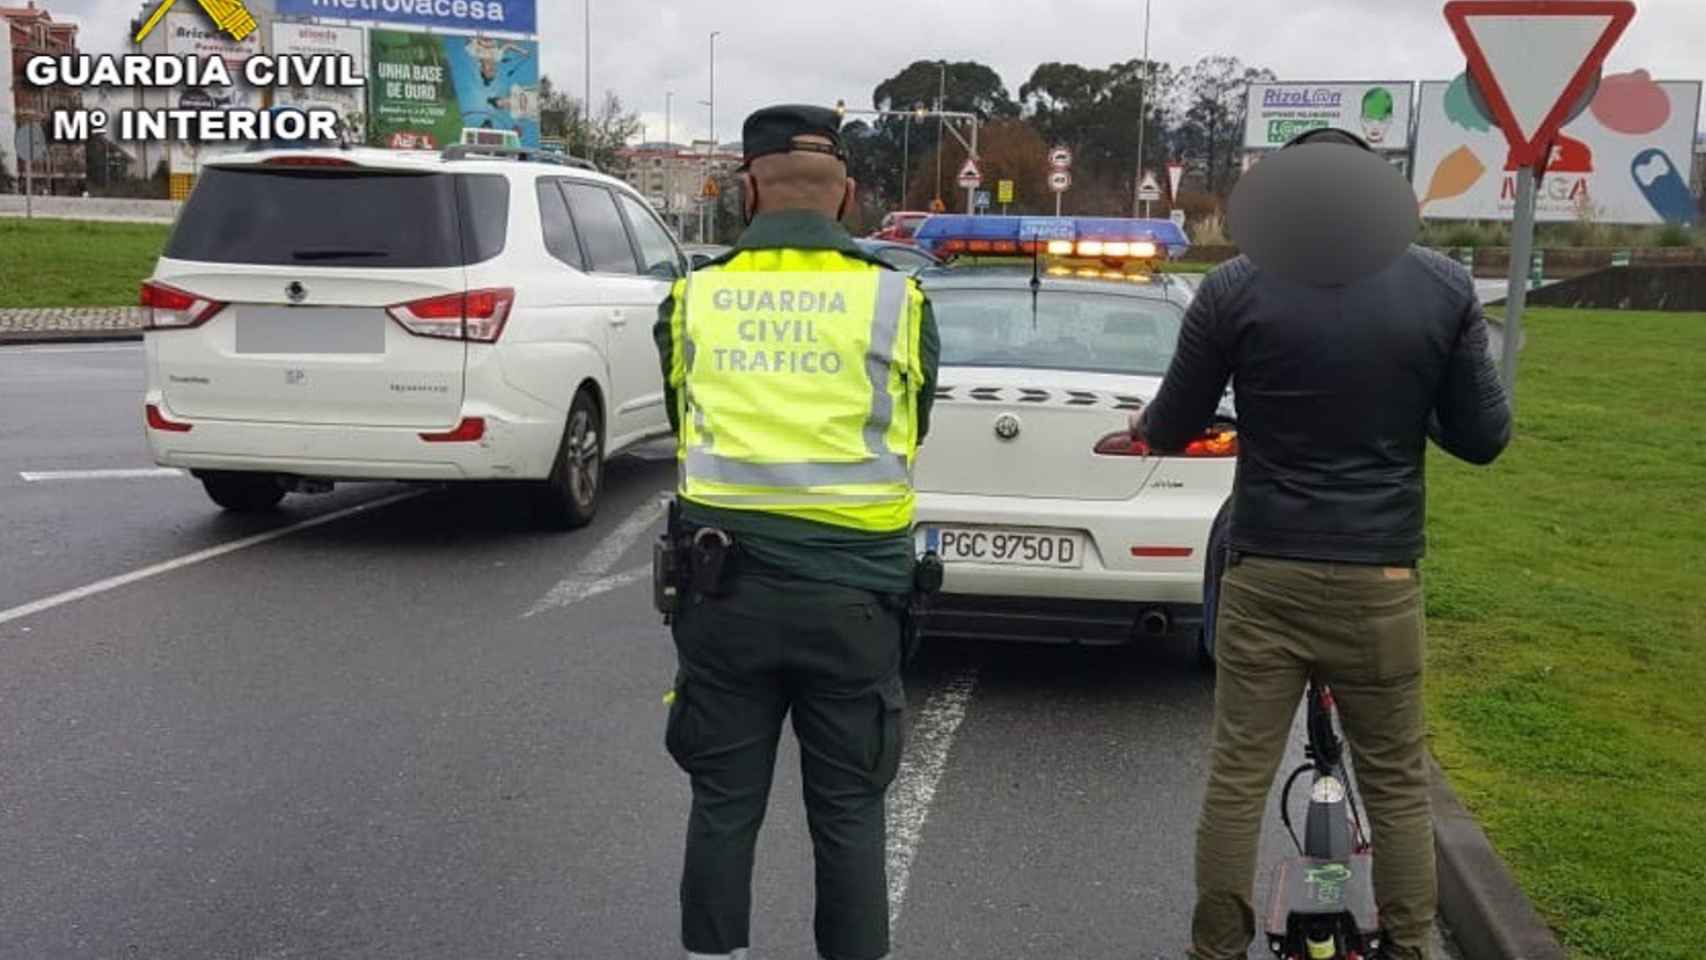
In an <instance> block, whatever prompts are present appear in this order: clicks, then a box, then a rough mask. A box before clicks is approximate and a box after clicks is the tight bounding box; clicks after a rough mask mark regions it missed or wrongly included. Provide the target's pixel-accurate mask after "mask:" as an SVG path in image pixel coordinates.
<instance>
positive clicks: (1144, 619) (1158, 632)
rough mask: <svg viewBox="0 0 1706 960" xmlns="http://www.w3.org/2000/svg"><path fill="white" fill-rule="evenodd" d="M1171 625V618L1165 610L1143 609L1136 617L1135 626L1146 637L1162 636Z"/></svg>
mask: <svg viewBox="0 0 1706 960" xmlns="http://www.w3.org/2000/svg"><path fill="white" fill-rule="evenodd" d="M1172 626H1173V619H1172V618H1171V617H1169V616H1167V611H1165V610H1145V611H1143V614H1142V615H1141V616H1139V617H1138V618H1137V627H1138V629H1139V630H1140V631H1142V633H1143V635H1144V636H1146V637H1159V636H1164V635H1166V633H1167V631H1168V630H1170V629H1172Z"/></svg>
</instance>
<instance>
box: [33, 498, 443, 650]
mask: <svg viewBox="0 0 1706 960" xmlns="http://www.w3.org/2000/svg"><path fill="white" fill-rule="evenodd" d="M425 492H426V491H424V490H407V491H404V492H403V493H399V494H395V495H393V496H389V497H381V498H380V499H378V500H374V501H371V502H368V503H363V504H359V505H357V506H353V507H350V508H348V509H345V510H338V511H336V512H334V513H328V514H325V515H324V516H319V517H315V518H313V519H312V520H304V521H302V522H301V523H293V524H291V525H290V526H288V527H280V528H279V529H277V530H269V531H267V532H266V533H257V534H255V535H254V536H252V537H244V538H243V539H241V540H233V541H231V542H230V543H222V544H220V545H219V546H217V547H208V548H207V549H206V550H198V551H196V552H195V553H190V554H185V555H184V556H181V557H179V558H177V559H176V560H167V561H165V562H164V563H156V564H154V565H153V566H150V567H143V568H142V569H140V570H132V571H131V572H129V573H123V574H119V575H118V576H116V577H108V578H107V579H105V580H100V581H97V582H95V583H91V584H89V585H88V586H85V587H78V588H76V589H75V590H67V591H65V592H64V593H58V594H54V595H53V596H51V597H44V598H42V599H40V600H36V601H34V602H33V603H26V604H24V605H23V606H21V607H13V608H12V609H10V610H0V625H4V624H7V623H11V622H12V621H13V620H22V619H23V618H25V617H30V616H34V615H36V614H38V613H42V612H44V611H47V610H52V609H53V608H55V607H62V606H64V605H65V604H68V603H74V602H76V601H78V600H86V599H88V598H89V597H93V596H97V595H99V594H103V593H106V592H108V591H109V590H117V589H118V588H119V587H123V586H128V585H130V584H133V583H136V582H138V581H142V580H147V579H148V578H150V577H157V576H159V575H161V574H163V573H171V572H172V571H174V570H182V569H183V568H184V567H189V566H194V565H195V564H198V563H201V562H203V561H206V560H212V559H214V558H216V557H223V556H225V555H226V554H228V553H236V552H237V551H239V550H246V549H248V548H249V547H255V546H259V545H261V544H263V543H268V542H271V541H273V540H278V539H280V538H283V537H288V536H290V535H291V534H293V533H299V532H301V531H303V530H309V529H312V528H314V527H321V526H325V525H326V524H328V523H336V522H338V521H339V520H345V519H348V518H350V517H353V516H355V515H357V514H361V513H367V512H369V511H372V510H378V509H380V508H381V507H388V506H390V505H392V504H394V503H398V502H400V501H403V500H408V499H410V498H413V497H418V496H420V495H421V494H423V493H425Z"/></svg>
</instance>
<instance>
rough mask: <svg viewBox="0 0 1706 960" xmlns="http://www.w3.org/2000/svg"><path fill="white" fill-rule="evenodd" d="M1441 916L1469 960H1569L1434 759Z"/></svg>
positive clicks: (1432, 790)
mask: <svg viewBox="0 0 1706 960" xmlns="http://www.w3.org/2000/svg"><path fill="white" fill-rule="evenodd" d="M1428 764H1429V766H1430V768H1431V771H1432V786H1431V787H1430V788H1429V791H1428V793H1429V800H1431V801H1432V804H1433V818H1434V850H1435V854H1436V857H1437V860H1438V862H1439V911H1440V915H1441V916H1442V917H1443V918H1444V919H1445V923H1446V925H1447V926H1448V927H1450V928H1451V932H1452V938H1453V939H1454V940H1455V941H1456V942H1457V946H1458V948H1459V949H1460V950H1461V951H1462V952H1463V957H1464V960H1568V956H1569V955H1568V954H1566V953H1565V952H1564V947H1563V945H1561V944H1560V943H1559V942H1558V938H1557V937H1556V936H1554V935H1553V933H1552V929H1551V928H1550V927H1548V926H1547V925H1546V922H1545V921H1544V920H1542V919H1541V918H1540V914H1539V913H1538V912H1537V911H1536V910H1535V909H1534V904H1533V903H1531V902H1530V901H1529V899H1528V895H1527V894H1525V893H1523V892H1522V888H1521V887H1519V886H1517V882H1516V878H1515V877H1513V876H1512V875H1511V872H1510V868H1509V867H1507V866H1506V865H1505V862H1504V860H1502V859H1500V857H1499V854H1498V852H1497V851H1496V850H1494V849H1493V845H1492V843H1491V842H1490V841H1488V839H1487V834H1486V832H1485V831H1483V830H1482V829H1481V825H1480V824H1479V823H1477V822H1476V821H1475V818H1474V817H1473V816H1470V814H1469V811H1468V809H1466V808H1465V807H1464V806H1463V801H1461V800H1459V799H1458V798H1457V794H1456V793H1455V792H1453V791H1452V789H1451V783H1450V782H1449V781H1448V780H1447V779H1446V774H1445V771H1444V770H1443V769H1442V768H1441V767H1440V765H1439V762H1438V761H1437V760H1434V759H1432V758H1431V757H1430V758H1429V760H1428Z"/></svg>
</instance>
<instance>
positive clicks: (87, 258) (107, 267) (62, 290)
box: [0, 217, 171, 308]
mask: <svg viewBox="0 0 1706 960" xmlns="http://www.w3.org/2000/svg"><path fill="white" fill-rule="evenodd" d="M170 230H171V228H170V227H168V226H166V225H164V224H152V223H102V222H97V221H82V220H21V219H17V218H12V217H0V308H7V307H112V306H123V305H126V304H132V303H135V302H136V290H137V286H138V285H139V284H140V283H141V282H142V280H143V279H144V278H145V277H147V276H148V275H149V274H151V273H153V272H154V259H155V258H156V257H158V256H159V255H160V250H161V249H162V248H163V247H164V246H165V245H166V235H167V233H168V232H170Z"/></svg>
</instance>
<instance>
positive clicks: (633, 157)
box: [611, 140, 741, 238]
mask: <svg viewBox="0 0 1706 960" xmlns="http://www.w3.org/2000/svg"><path fill="white" fill-rule="evenodd" d="M616 156H617V160H618V162H619V163H620V164H621V166H620V167H619V169H617V170H614V171H611V172H612V173H614V174H615V175H616V176H619V177H621V178H622V179H624V180H626V181H628V184H629V186H632V187H633V188H634V189H635V190H638V191H640V194H641V195H642V196H644V197H645V198H646V200H648V201H649V202H650V203H651V205H652V207H653V208H654V209H656V210H657V211H658V212H659V213H661V214H663V216H664V219H665V220H667V221H668V222H669V225H670V226H671V227H672V228H673V229H674V230H675V232H676V235H677V236H681V237H693V238H699V237H703V236H704V234H705V226H704V224H703V223H702V222H701V218H702V216H703V214H704V212H705V210H706V208H707V207H708V206H709V205H710V204H711V203H712V202H715V201H716V200H717V199H718V198H719V197H718V195H720V193H721V192H722V191H723V190H725V189H727V188H728V186H729V183H730V181H731V179H732V176H733V174H734V172H735V170H736V169H737V168H739V167H740V163H741V154H740V149H739V147H738V146H736V145H730V144H723V145H722V146H721V147H717V146H716V145H714V144H712V142H711V141H709V140H695V141H694V142H693V143H692V144H690V145H685V146H684V145H682V144H678V143H656V142H653V143H641V144H638V145H637V146H632V147H628V148H626V149H623V150H620V151H618V152H617V154H616ZM707 181H709V182H710V183H712V184H715V185H716V190H715V193H714V194H713V195H710V196H707V193H709V192H710V191H707V189H706V186H707Z"/></svg>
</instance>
